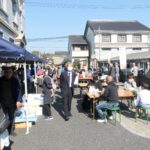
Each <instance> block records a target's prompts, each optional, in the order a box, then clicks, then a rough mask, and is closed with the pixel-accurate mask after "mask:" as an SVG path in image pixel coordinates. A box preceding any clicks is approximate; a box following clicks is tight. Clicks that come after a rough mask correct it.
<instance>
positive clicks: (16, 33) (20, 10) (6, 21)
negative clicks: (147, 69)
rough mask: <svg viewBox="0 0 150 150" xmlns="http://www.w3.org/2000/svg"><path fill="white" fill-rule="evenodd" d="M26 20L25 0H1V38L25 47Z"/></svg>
mask: <svg viewBox="0 0 150 150" xmlns="http://www.w3.org/2000/svg"><path fill="white" fill-rule="evenodd" d="M24 21H25V17H24V0H0V37H1V38H4V39H6V40H8V41H10V42H13V43H15V44H17V45H19V46H21V47H24V46H25V45H26V39H25V33H24Z"/></svg>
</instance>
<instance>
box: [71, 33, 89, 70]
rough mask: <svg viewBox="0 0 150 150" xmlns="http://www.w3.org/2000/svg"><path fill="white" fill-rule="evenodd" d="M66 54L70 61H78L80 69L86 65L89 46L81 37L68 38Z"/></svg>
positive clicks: (72, 36)
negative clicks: (67, 53)
mask: <svg viewBox="0 0 150 150" xmlns="http://www.w3.org/2000/svg"><path fill="white" fill-rule="evenodd" d="M68 52H69V55H70V57H71V59H72V61H76V60H77V61H80V64H81V68H83V67H84V66H87V65H88V62H89V46H88V43H87V40H86V39H85V37H84V36H83V35H70V36H69V41H68Z"/></svg>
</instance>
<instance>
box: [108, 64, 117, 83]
mask: <svg viewBox="0 0 150 150" xmlns="http://www.w3.org/2000/svg"><path fill="white" fill-rule="evenodd" d="M108 75H110V76H112V77H113V80H115V77H116V72H115V67H114V65H113V64H112V63H110V64H109V73H108Z"/></svg>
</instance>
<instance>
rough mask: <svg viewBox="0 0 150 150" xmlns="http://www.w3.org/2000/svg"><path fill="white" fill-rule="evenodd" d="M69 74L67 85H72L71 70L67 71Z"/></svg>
mask: <svg viewBox="0 0 150 150" xmlns="http://www.w3.org/2000/svg"><path fill="white" fill-rule="evenodd" d="M68 75H69V87H72V72H71V71H70V72H68Z"/></svg>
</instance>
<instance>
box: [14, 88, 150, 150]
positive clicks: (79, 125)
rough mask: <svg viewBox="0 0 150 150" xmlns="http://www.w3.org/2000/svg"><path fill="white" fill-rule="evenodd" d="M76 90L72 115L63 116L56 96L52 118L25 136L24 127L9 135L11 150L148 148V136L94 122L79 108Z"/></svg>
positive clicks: (124, 149) (39, 119) (37, 124)
mask: <svg viewBox="0 0 150 150" xmlns="http://www.w3.org/2000/svg"><path fill="white" fill-rule="evenodd" d="M78 93H79V90H78V89H77V90H76V95H75V98H74V99H73V101H72V114H73V117H72V118H71V119H70V120H69V121H65V120H64V118H63V107H62V99H61V97H60V96H58V97H57V99H56V102H55V103H54V104H53V106H52V113H53V117H54V119H53V120H51V121H45V120H44V119H43V117H39V118H38V121H37V123H36V124H35V125H34V126H32V128H30V133H29V134H28V135H25V129H17V130H16V132H17V136H16V137H11V140H12V141H13V143H12V146H11V148H12V150H142V149H150V139H148V138H143V137H141V136H138V135H136V134H133V133H131V132H129V131H128V130H126V129H125V128H123V127H122V126H121V125H120V124H119V123H117V125H116V126H114V125H112V124H110V123H106V124H104V123H97V122H96V120H92V119H91V118H90V117H89V116H88V115H87V114H86V113H84V112H83V110H82V108H81V99H80V98H79V96H78Z"/></svg>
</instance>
